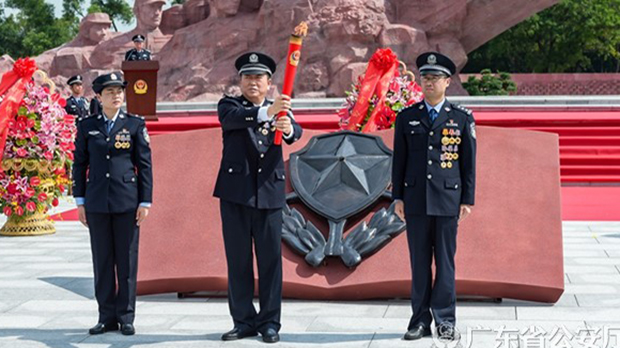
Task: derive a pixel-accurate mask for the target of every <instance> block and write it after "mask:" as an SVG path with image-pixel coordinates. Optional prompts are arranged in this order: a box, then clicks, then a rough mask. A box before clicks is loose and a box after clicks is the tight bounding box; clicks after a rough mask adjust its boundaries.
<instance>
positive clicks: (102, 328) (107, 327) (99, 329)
mask: <svg viewBox="0 0 620 348" xmlns="http://www.w3.org/2000/svg"><path fill="white" fill-rule="evenodd" d="M109 331H118V323H109V324H104V323H97V325H95V326H93V327H91V328H90V329H88V333H89V334H91V335H101V334H103V333H106V332H109Z"/></svg>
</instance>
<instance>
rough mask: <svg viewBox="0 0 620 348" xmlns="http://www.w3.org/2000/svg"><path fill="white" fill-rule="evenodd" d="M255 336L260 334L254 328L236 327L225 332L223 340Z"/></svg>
mask: <svg viewBox="0 0 620 348" xmlns="http://www.w3.org/2000/svg"><path fill="white" fill-rule="evenodd" d="M254 336H258V333H256V331H254V330H245V331H242V330H241V329H239V328H237V327H236V328H234V329H232V330H230V331H228V332H227V333H225V334H223V335H222V341H234V340H240V339H242V338H246V337H254Z"/></svg>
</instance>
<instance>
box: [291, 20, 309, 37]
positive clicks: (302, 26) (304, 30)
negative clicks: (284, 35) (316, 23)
mask: <svg viewBox="0 0 620 348" xmlns="http://www.w3.org/2000/svg"><path fill="white" fill-rule="evenodd" d="M306 35H308V24H307V23H306V22H301V23H299V25H297V26H296V27H295V30H294V31H293V36H297V37H305V36H306Z"/></svg>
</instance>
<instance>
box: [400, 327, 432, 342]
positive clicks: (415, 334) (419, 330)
mask: <svg viewBox="0 0 620 348" xmlns="http://www.w3.org/2000/svg"><path fill="white" fill-rule="evenodd" d="M431 334H432V333H431V329H429V328H427V327H426V326H424V325H419V326H417V327H415V328H413V329H411V330H409V331H407V333H406V334H405V337H403V338H404V339H405V340H407V341H412V340H419V339H420V338H422V337H426V336H430V335H431Z"/></svg>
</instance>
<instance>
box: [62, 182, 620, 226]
mask: <svg viewBox="0 0 620 348" xmlns="http://www.w3.org/2000/svg"><path fill="white" fill-rule="evenodd" d="M618 197H620V186H569V187H562V220H564V221H620V204H618ZM51 218H52V219H53V220H55V221H78V215H77V209H73V210H69V211H66V212H64V213H61V214H56V215H54V216H52V217H51Z"/></svg>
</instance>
